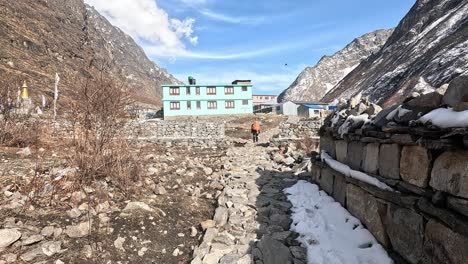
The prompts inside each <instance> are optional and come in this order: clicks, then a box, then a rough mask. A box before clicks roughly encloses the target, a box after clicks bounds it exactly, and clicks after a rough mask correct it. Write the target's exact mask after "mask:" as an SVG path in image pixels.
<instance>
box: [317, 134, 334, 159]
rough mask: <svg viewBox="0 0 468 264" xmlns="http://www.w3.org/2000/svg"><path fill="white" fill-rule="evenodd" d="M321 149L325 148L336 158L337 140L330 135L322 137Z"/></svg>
mask: <svg viewBox="0 0 468 264" xmlns="http://www.w3.org/2000/svg"><path fill="white" fill-rule="evenodd" d="M320 149H321V150H325V151H326V152H327V153H328V154H329V155H330V156H331V157H332V158H336V153H335V141H334V140H333V138H331V137H330V136H321V137H320Z"/></svg>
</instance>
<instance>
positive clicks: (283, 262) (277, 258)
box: [257, 235, 293, 264]
mask: <svg viewBox="0 0 468 264" xmlns="http://www.w3.org/2000/svg"><path fill="white" fill-rule="evenodd" d="M257 246H258V248H259V249H260V251H261V253H262V254H261V255H262V258H263V259H262V261H263V263H268V264H288V263H289V264H292V263H293V257H292V255H291V252H290V251H289V248H288V247H287V246H285V245H283V244H282V243H281V242H278V241H277V240H275V239H273V238H272V237H271V236H268V235H265V236H263V238H262V239H261V240H260V242H258V245H257Z"/></svg>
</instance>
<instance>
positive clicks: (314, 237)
mask: <svg viewBox="0 0 468 264" xmlns="http://www.w3.org/2000/svg"><path fill="white" fill-rule="evenodd" d="M284 192H285V193H286V194H287V195H288V199H289V201H290V202H291V203H292V205H293V207H292V215H291V218H292V220H293V223H292V224H291V230H292V231H295V232H297V233H298V234H299V237H298V241H299V242H300V243H302V244H303V246H305V247H306V248H307V258H308V264H390V263H393V261H392V260H391V259H390V257H389V256H388V255H387V252H386V251H385V249H384V248H383V247H382V246H381V245H380V244H379V243H378V242H377V241H376V239H375V238H374V237H373V236H372V234H371V233H370V232H369V231H368V230H367V229H365V228H364V227H363V226H362V224H361V222H360V221H359V220H358V219H357V218H355V217H353V216H352V215H351V214H350V213H349V212H348V211H347V210H346V209H345V208H343V207H342V206H341V205H340V204H339V203H337V202H335V201H334V200H333V198H332V197H330V196H328V195H327V194H326V193H325V192H323V191H320V190H319V187H318V186H317V185H315V184H311V183H309V182H306V181H299V182H298V183H297V184H296V185H294V186H292V187H290V188H287V189H285V190H284Z"/></svg>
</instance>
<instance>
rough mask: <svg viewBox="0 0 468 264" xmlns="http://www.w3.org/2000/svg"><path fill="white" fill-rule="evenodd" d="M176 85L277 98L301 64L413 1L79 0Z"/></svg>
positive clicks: (390, 18) (383, 25)
mask: <svg viewBox="0 0 468 264" xmlns="http://www.w3.org/2000/svg"><path fill="white" fill-rule="evenodd" d="M85 2H86V3H88V4H90V5H92V6H94V7H95V8H96V10H98V11H99V12H100V13H101V14H102V15H104V16H105V17H106V18H107V19H108V20H109V21H110V22H111V23H112V24H113V25H115V26H117V27H119V28H120V29H122V30H123V31H124V32H126V33H127V34H129V35H130V36H132V37H133V39H134V40H135V41H136V42H137V43H138V44H139V45H140V46H142V48H143V49H144V50H145V52H146V54H147V55H148V57H149V58H150V59H151V60H153V61H154V62H155V63H156V64H158V65H159V66H161V67H164V68H166V69H167V70H168V71H169V73H171V74H173V75H174V76H175V77H176V78H178V79H179V80H181V81H183V82H187V77H188V76H194V77H195V78H196V79H197V83H198V84H225V83H227V84H229V83H231V82H232V81H233V80H235V79H251V80H252V82H253V85H254V92H255V93H257V94H279V93H281V91H283V90H284V89H286V88H288V86H289V85H290V84H291V83H292V82H293V81H294V80H295V79H296V77H297V76H298V74H299V73H300V72H301V71H302V70H303V69H304V68H305V67H307V66H313V65H315V64H316V63H317V62H318V60H319V59H320V58H321V57H322V56H324V55H332V54H333V53H335V52H337V51H339V50H340V49H342V48H343V47H345V46H346V45H347V44H348V43H350V42H351V41H352V40H353V39H354V38H356V37H359V36H361V35H363V34H365V33H368V32H371V31H374V30H377V29H388V28H392V27H395V26H397V25H398V23H399V21H400V20H401V19H402V18H403V17H404V16H405V14H406V13H407V12H408V11H409V10H410V8H411V7H412V5H413V4H414V3H415V0H394V1H388V0H289V1H288V0H85Z"/></svg>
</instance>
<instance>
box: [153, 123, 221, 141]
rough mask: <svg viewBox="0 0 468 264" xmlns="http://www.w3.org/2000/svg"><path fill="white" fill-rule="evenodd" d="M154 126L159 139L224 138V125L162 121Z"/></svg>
mask: <svg viewBox="0 0 468 264" xmlns="http://www.w3.org/2000/svg"><path fill="white" fill-rule="evenodd" d="M154 124H155V134H156V137H157V138H205V139H219V138H223V137H224V124H223V123H194V122H177V121H161V122H157V123H154Z"/></svg>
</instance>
